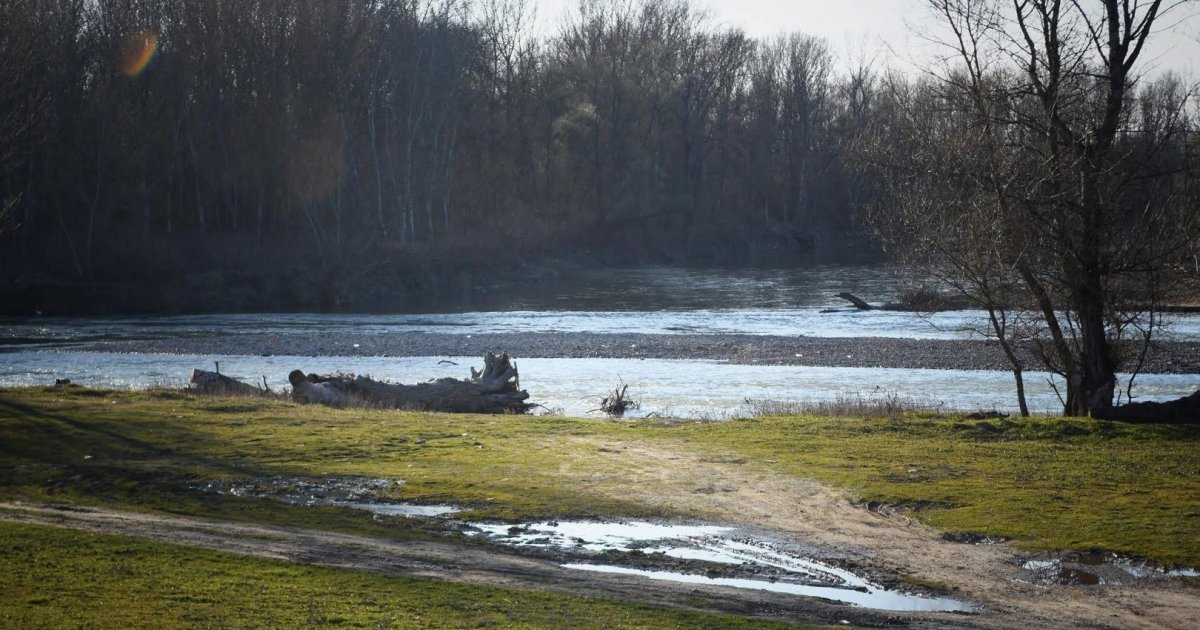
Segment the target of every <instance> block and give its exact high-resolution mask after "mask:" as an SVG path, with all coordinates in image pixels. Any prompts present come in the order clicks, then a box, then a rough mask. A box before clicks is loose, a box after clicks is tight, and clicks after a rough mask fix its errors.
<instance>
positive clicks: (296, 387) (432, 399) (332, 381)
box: [288, 352, 532, 413]
mask: <svg viewBox="0 0 1200 630" xmlns="http://www.w3.org/2000/svg"><path fill="white" fill-rule="evenodd" d="M483 361H484V366H483V371H481V372H477V371H475V368H471V378H470V379H462V380H459V379H453V378H443V379H440V380H437V381H431V382H428V383H419V384H416V385H398V384H393V383H384V382H380V381H376V380H374V379H371V378H369V377H365V376H354V375H352V374H350V375H343V374H339V375H333V376H318V375H316V374H305V373H304V372H302V371H300V370H293V371H292V373H291V374H289V375H288V380H289V381H290V382H291V383H292V399H293V400H295V401H296V402H301V403H313V404H321V405H329V406H331V407H340V406H345V405H348V404H352V403H356V404H363V405H367V406H373V407H387V408H392V409H410V410H415V411H444V412H450V413H524V412H526V411H528V410H529V409H530V408H531V407H532V405H530V404H528V403H526V402H525V401H526V399H528V398H529V393H528V392H525V391H522V390H521V389H520V387H521V381H520V377H519V375H518V373H517V365H516V363H514V362H512V361H511V360H510V359H509V356H508V355H507V354H501V355H498V356H497V355H494V354H492V353H490V352H489V353H488V354H487V355H486V356H485V357H484V359H483Z"/></svg>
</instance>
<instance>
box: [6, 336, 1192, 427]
mask: <svg viewBox="0 0 1200 630" xmlns="http://www.w3.org/2000/svg"><path fill="white" fill-rule="evenodd" d="M0 357H2V358H3V361H0V386H11V385H47V384H53V383H54V380H55V379H56V378H69V379H71V381H73V382H75V383H78V384H81V385H88V386H95V387H112V388H118V389H129V388H143V387H149V386H183V385H184V384H185V382H186V379H187V378H188V376H189V375H190V374H191V370H192V369H193V368H202V369H210V368H212V367H213V362H214V361H219V362H220V364H221V372H222V373H224V374H228V375H230V376H234V377H238V378H242V379H244V380H245V381H246V382H249V383H259V382H261V380H262V377H263V376H266V378H267V382H268V383H269V384H270V386H271V387H272V388H273V389H275V390H276V391H287V387H286V386H287V374H288V372H290V371H291V370H294V369H301V370H304V371H306V372H336V371H344V372H353V373H356V374H365V375H370V376H372V377H374V378H377V379H385V380H391V381H396V382H403V383H416V382H422V381H425V380H429V379H435V378H443V377H452V378H465V377H466V376H467V366H471V365H474V366H475V367H480V366H479V362H480V359H479V358H478V357H451V358H450V359H451V360H452V361H453V362H455V363H458V365H449V364H446V363H444V362H443V361H444V359H445V357H290V356H270V357H259V356H213V355H204V356H199V355H168V354H114V353H91V352H38V351H21V352H12V353H6V354H2V355H0ZM517 363H518V365H519V367H520V369H521V384H522V386H523V387H524V388H526V389H527V390H528V391H529V393H530V396H531V399H532V400H533V401H534V402H536V403H540V404H542V405H544V406H545V407H546V408H548V409H550V410H554V411H555V412H561V413H565V414H567V415H572V416H584V415H588V413H589V412H590V411H592V410H594V409H596V408H597V407H598V406H599V401H600V398H601V397H602V396H603V395H605V394H606V391H607V390H611V388H612V387H613V386H614V385H616V383H617V382H618V381H619V380H624V381H625V382H626V383H629V396H630V397H631V398H632V399H634V400H636V401H638V402H639V403H641V409H640V413H642V414H643V415H649V414H657V415H664V416H675V417H691V418H712V419H723V418H727V417H729V416H737V415H745V414H747V413H749V411H750V409H749V405H748V404H747V399H749V400H759V401H761V400H782V401H801V402H811V401H822V400H835V399H837V398H838V397H844V396H847V395H849V396H857V395H860V394H861V395H863V396H866V397H871V396H879V397H883V396H886V395H887V394H889V393H892V392H898V393H899V394H901V395H902V396H905V397H911V398H916V399H917V400H918V402H923V403H927V404H929V405H933V406H942V407H944V408H947V409H959V410H965V411H979V410H991V409H998V410H1001V411H1007V412H1012V411H1014V410H1015V408H1016V404H1015V401H1014V398H1013V393H1012V392H1013V383H1012V375H1011V374H1009V373H1007V372H987V371H954V370H901V369H882V368H828V367H801V366H756V365H731V364H726V363H717V362H701V361H667V360H651V359H645V360H639V359H518V361H517ZM1046 376H1047V375H1045V374H1039V373H1027V374H1026V376H1025V382H1026V388H1027V391H1026V395H1027V397H1028V399H1029V407H1030V410H1031V411H1033V412H1035V413H1039V412H1044V413H1056V412H1059V411H1061V404H1060V403H1059V401H1058V397H1057V395H1056V394H1055V393H1054V391H1053V389H1052V388H1051V387H1050V385H1049V384H1048V382H1047V381H1046ZM1137 383H1138V384H1137V388H1136V391H1138V392H1139V397H1138V400H1141V401H1148V400H1170V399H1173V398H1178V397H1180V396H1185V395H1188V394H1190V393H1192V392H1193V391H1195V389H1196V385H1197V381H1196V377H1195V376H1192V375H1143V376H1140V377H1138V381H1137ZM1059 387H1060V389H1061V388H1062V387H1061V384H1060V386H1059ZM592 415H596V414H592Z"/></svg>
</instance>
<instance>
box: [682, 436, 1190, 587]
mask: <svg viewBox="0 0 1200 630" xmlns="http://www.w3.org/2000/svg"><path fill="white" fill-rule="evenodd" d="M678 433H681V434H683V436H682V437H683V439H686V440H687V441H688V442H690V443H691V444H693V445H695V446H697V447H707V448H711V449H713V450H714V452H716V451H718V450H719V451H721V452H727V451H730V450H732V451H734V452H736V453H739V454H740V455H742V456H744V457H746V458H748V459H751V460H757V461H763V460H770V461H773V462H775V464H773V466H775V467H776V468H778V469H780V470H782V471H784V472H786V473H789V474H794V475H798V476H804V477H809V478H815V479H819V480H822V481H826V482H829V483H831V484H834V485H836V486H840V487H842V488H846V489H848V490H849V491H850V492H851V494H852V495H853V496H856V497H858V498H859V499H861V500H863V501H877V502H880V503H885V504H894V505H898V506H901V507H904V506H931V505H932V506H942V507H941V509H924V510H920V511H919V512H917V514H916V515H917V516H918V517H919V518H920V519H921V520H922V521H924V522H926V523H928V524H930V525H933V526H935V527H938V528H942V529H946V530H950V531H956V532H973V533H982V534H988V535H993V536H1004V537H1008V538H1015V539H1017V542H1018V544H1020V545H1021V546H1023V547H1025V548H1028V549H1035V550H1040V549H1075V550H1090V549H1101V550H1106V551H1113V552H1119V553H1125V554H1131V555H1135V556H1141V557H1147V558H1151V559H1153V560H1156V561H1158V562H1163V563H1166V564H1184V565H1188V566H1198V565H1200V529H1197V527H1196V523H1197V522H1200V457H1197V456H1196V453H1197V452H1198V446H1200V431H1198V430H1197V429H1196V428H1195V427H1180V426H1165V425H1124V424H1119V423H1110V422H1105V421H1093V420H1089V419H1062V418H1030V419H1020V420H1015V421H1009V420H1005V421H995V420H992V421H974V420H962V419H955V418H932V419H930V418H919V417H906V418H901V419H892V420H870V419H861V418H841V419H836V420H831V419H828V418H811V417H808V418H805V417H783V418H761V419H751V420H742V421H735V422H729V423H721V424H706V425H694V426H688V427H682V428H680V429H679V430H678Z"/></svg>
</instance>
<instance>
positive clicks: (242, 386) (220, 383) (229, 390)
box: [192, 370, 270, 396]
mask: <svg viewBox="0 0 1200 630" xmlns="http://www.w3.org/2000/svg"><path fill="white" fill-rule="evenodd" d="M192 389H194V390H196V391H197V392H200V393H201V394H218V395H236V396H264V395H266V394H269V393H270V392H268V391H265V390H262V389H259V388H257V387H255V386H253V385H248V384H246V383H243V382H241V381H239V380H237V379H232V378H229V377H228V376H225V375H224V374H219V373H217V372H209V371H207V370H192Z"/></svg>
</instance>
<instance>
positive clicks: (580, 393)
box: [0, 267, 1200, 417]
mask: <svg viewBox="0 0 1200 630" xmlns="http://www.w3.org/2000/svg"><path fill="white" fill-rule="evenodd" d="M897 286H898V284H897V278H896V275H895V272H894V271H893V270H892V269H890V268H886V267H821V268H814V269H808V270H789V271H704V270H681V269H661V268H651V269H634V270H621V271H612V270H606V271H603V272H583V273H577V274H574V275H570V276H555V277H550V278H548V279H542V280H540V281H538V282H529V283H525V284H519V285H513V286H505V287H493V288H491V289H488V290H483V291H477V292H475V293H474V294H472V295H471V296H468V298H466V299H463V298H462V297H461V296H459V297H456V298H453V299H450V300H449V301H447V303H446V306H447V308H446V310H445V312H440V313H438V312H434V313H403V312H401V313H392V314H311V313H302V314H276V313H269V314H232V315H230V314H225V315H183V316H148V317H87V318H27V319H0V347H4V348H6V350H7V351H6V352H0V385H18V384H45V383H49V382H53V380H54V379H55V378H70V379H71V380H72V381H75V382H78V383H83V384H88V385H96V386H104V387H118V388H130V387H134V388H136V387H147V386H153V385H179V384H182V383H183V381H184V379H186V377H187V376H188V374H190V371H191V369H192V368H196V367H199V368H210V367H212V363H213V361H214V360H217V361H221V363H222V365H223V368H222V371H223V372H228V373H231V374H233V375H236V376H240V377H244V378H246V379H247V380H249V381H253V382H258V381H259V380H260V379H261V377H262V376H264V375H265V376H266V377H267V381H268V383H270V384H271V385H272V386H273V387H280V386H282V385H283V383H284V378H285V375H286V374H287V373H288V372H289V371H290V370H292V369H296V368H300V369H303V370H305V371H316V372H331V371H346V372H355V373H359V374H371V375H373V376H375V377H377V378H385V379H389V380H395V381H400V382H417V381H422V380H426V379H430V378H440V377H444V376H452V377H464V376H466V367H465V366H466V365H467V364H469V363H471V362H472V361H477V359H470V358H462V359H456V362H458V363H460V364H462V365H461V366H459V367H455V366H447V365H444V364H439V363H438V360H439V359H442V358H443V357H436V358H428V357H426V358H421V357H417V358H408V359H401V358H387V359H384V358H370V357H368V358H361V357H317V358H312V357H307V358H300V357H279V356H276V357H258V356H248V355H246V356H224V357H214V356H207V355H205V356H189V355H160V354H105V353H88V352H77V351H75V349H76V346H78V345H80V344H83V343H92V342H103V341H105V340H116V339H126V340H129V339H132V340H137V339H171V338H180V337H214V336H225V335H237V334H240V333H250V332H253V333H275V334H287V333H295V334H308V335H314V336H320V335H323V334H330V333H362V334H387V333H399V332H439V333H461V334H479V333H485V332H591V333H660V334H673V333H701V334H704V333H709V334H732V333H738V334H756V335H806V336H814V337H868V336H869V337H909V338H926V339H938V338H940V339H953V338H969V337H971V336H972V333H969V332H967V331H965V330H964V328H967V327H970V326H973V325H977V324H979V323H980V322H981V321H982V319H983V315H982V313H980V312H977V311H955V312H947V313H939V314H936V315H934V316H932V317H928V318H926V317H922V316H919V315H916V314H913V313H902V312H889V311H869V312H862V311H857V310H853V309H849V308H847V304H846V303H845V302H844V301H843V300H841V299H840V298H838V297H837V293H839V292H841V291H845V290H850V291H853V292H854V293H856V294H857V295H859V296H861V297H863V298H864V299H866V300H868V301H870V302H872V303H877V304H882V303H886V302H888V301H892V300H895V298H896V294H897ZM456 305H465V306H464V308H463V309H460V310H456V309H455V308H454V307H455V306H456ZM831 309H833V311H832V312H831V311H830V310H831ZM398 310H401V311H402V310H404V309H402V308H401V309H398ZM1172 332H1173V334H1174V336H1175V338H1177V339H1190V340H1200V317H1198V316H1196V315H1188V316H1179V317H1177V318H1175V320H1174V324H1173V330H1172ZM101 349H102V346H101ZM520 364H521V367H522V375H523V376H524V380H523V382H524V384H525V385H526V386H527V387H528V389H529V390H530V394H531V395H532V396H533V399H534V400H535V401H537V402H540V403H542V404H544V405H545V406H546V407H549V408H552V409H556V410H561V411H564V412H566V413H569V414H573V415H582V414H585V413H586V412H588V411H589V410H590V409H593V408H595V406H597V404H598V399H599V397H600V396H601V395H602V394H603V393H604V392H605V391H606V390H609V389H611V388H612V387H613V386H615V385H616V383H617V381H618V380H619V379H624V380H625V381H626V382H628V383H630V385H631V388H630V392H631V393H632V394H633V395H634V396H635V397H636V398H638V399H640V400H641V401H642V403H643V408H642V413H643V414H645V413H663V414H670V415H681V416H701V417H726V416H728V415H736V414H741V413H745V412H746V410H747V405H746V399H748V398H749V399H758V400H789V401H821V400H829V399H832V398H837V397H839V396H843V397H844V396H857V395H860V394H861V395H868V396H870V395H878V394H879V393H880V392H898V393H900V394H903V395H906V396H910V397H915V398H918V399H921V400H923V401H925V402H928V403H930V404H934V405H943V406H946V407H949V408H955V409H966V410H979V409H1000V410H1011V409H1013V408H1014V407H1015V404H1014V403H1013V401H1012V398H1013V396H1012V390H1013V386H1012V381H1011V376H1010V375H1008V374H1007V373H1004V372H959V371H949V370H890V369H877V368H817V367H766V366H742V365H727V364H722V363H701V362H680V361H651V360H645V361H637V360H598V359H527V360H521V361H520ZM1198 380H1200V379H1198V378H1197V377H1196V376H1158V375H1155V376H1143V377H1140V378H1139V380H1138V383H1139V386H1138V388H1137V389H1136V390H1135V392H1137V393H1138V394H1139V396H1140V397H1141V399H1143V400H1161V399H1169V398H1175V397H1178V396H1181V395H1186V394H1190V393H1191V392H1192V391H1194V390H1195V389H1196V387H1197V386H1198V385H1200V383H1198ZM1027 384H1028V387H1029V390H1030V391H1029V398H1030V407H1031V409H1033V410H1036V411H1054V410H1056V409H1058V408H1059V403H1058V399H1057V396H1056V395H1055V394H1054V391H1053V389H1052V388H1051V387H1050V386H1049V384H1048V382H1047V380H1046V376H1045V375H1039V374H1030V375H1028V376H1027Z"/></svg>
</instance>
